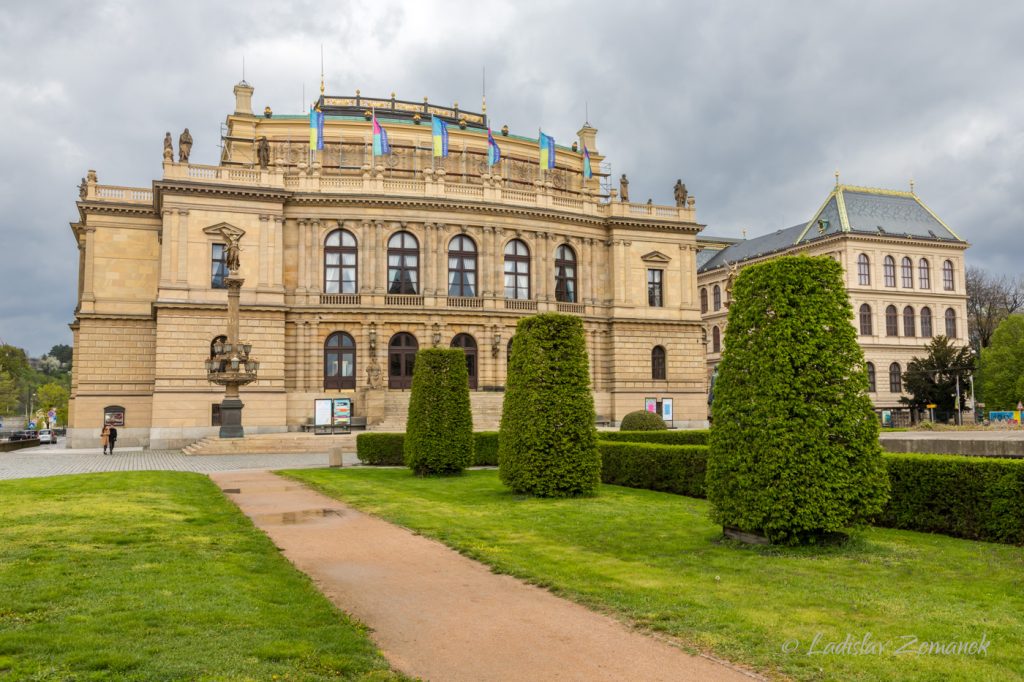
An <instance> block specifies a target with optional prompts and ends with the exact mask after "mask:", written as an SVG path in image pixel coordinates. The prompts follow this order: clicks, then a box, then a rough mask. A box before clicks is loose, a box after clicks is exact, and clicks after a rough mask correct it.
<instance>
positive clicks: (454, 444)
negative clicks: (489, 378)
mask: <svg viewBox="0 0 1024 682" xmlns="http://www.w3.org/2000/svg"><path fill="white" fill-rule="evenodd" d="M408 424H409V425H408V427H407V428H406V433H405V464H406V466H408V467H409V468H410V469H412V470H413V471H414V472H416V474H417V475H419V476H430V475H434V474H459V473H462V470H463V469H465V468H466V467H468V466H470V465H472V464H473V414H472V412H471V411H470V404H469V373H468V371H467V370H466V355H465V353H463V351H462V350H460V349H458V348H428V349H425V350H421V351H420V352H418V353H417V354H416V364H415V365H414V369H413V374H412V395H411V396H410V397H409V419H408Z"/></svg>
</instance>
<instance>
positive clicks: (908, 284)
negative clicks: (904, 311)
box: [900, 256, 914, 289]
mask: <svg viewBox="0 0 1024 682" xmlns="http://www.w3.org/2000/svg"><path fill="white" fill-rule="evenodd" d="M900 279H902V280H903V288H904V289H913V288H914V261H912V260H910V259H909V258H907V257H906V256H904V257H903V260H902V261H900Z"/></svg>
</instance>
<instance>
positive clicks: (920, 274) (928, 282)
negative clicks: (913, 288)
mask: <svg viewBox="0 0 1024 682" xmlns="http://www.w3.org/2000/svg"><path fill="white" fill-rule="evenodd" d="M917 285H918V286H919V287H920V288H922V289H931V288H932V266H931V265H930V264H929V263H928V259H927V258H922V259H921V260H919V261H917Z"/></svg>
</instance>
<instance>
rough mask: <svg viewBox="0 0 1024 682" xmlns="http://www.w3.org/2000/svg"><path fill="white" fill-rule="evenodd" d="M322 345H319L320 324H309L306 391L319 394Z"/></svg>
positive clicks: (321, 384) (321, 380) (317, 322)
mask: <svg viewBox="0 0 1024 682" xmlns="http://www.w3.org/2000/svg"><path fill="white" fill-rule="evenodd" d="M322 353H323V345H322V344H321V343H320V323H319V321H314V322H311V323H310V325H309V353H308V357H307V359H308V361H309V386H308V390H310V391H317V392H319V391H320V389H321V388H323V379H322V378H321V377H320V373H321V371H322V369H321V368H322V367H323V355H322Z"/></svg>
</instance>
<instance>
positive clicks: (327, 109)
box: [68, 82, 962, 447]
mask: <svg viewBox="0 0 1024 682" xmlns="http://www.w3.org/2000/svg"><path fill="white" fill-rule="evenodd" d="M234 94H235V110H234V113H232V114H231V115H229V116H228V117H227V123H226V133H225V135H224V140H223V141H224V146H223V153H222V158H221V163H220V164H219V165H217V166H204V165H198V164H193V163H190V162H189V161H188V154H189V150H190V148H191V143H192V142H191V137H190V136H188V135H187V131H186V133H185V134H183V136H182V137H181V138H179V149H178V151H179V156H178V160H175V159H174V156H173V142H172V140H171V137H170V135H169V134H168V136H167V138H166V139H165V141H164V145H165V148H164V163H163V173H162V177H160V178H159V179H157V180H155V181H153V182H152V185H151V186H135V187H121V186H111V185H102V184H99V182H98V178H97V174H96V173H95V172H93V171H90V172H89V174H88V177H87V179H86V180H85V181H84V182H83V184H82V187H81V190H80V195H81V196H80V200H79V201H78V204H77V206H78V212H79V217H78V220H76V221H75V222H74V223H73V224H72V226H71V227H72V231H73V234H74V237H75V239H76V241H77V242H78V245H79V254H80V256H79V282H78V306H77V308H76V310H75V320H74V323H73V324H72V325H71V326H72V330H73V333H74V371H73V377H72V392H71V404H70V416H69V421H70V429H69V432H68V434H69V437H68V441H69V444H70V445H71V446H73V447H74V446H81V445H89V444H95V443H96V442H97V439H98V436H99V431H100V428H101V425H102V424H103V422H104V420H105V419H106V420H108V421H115V422H116V421H120V422H121V425H120V426H119V427H118V429H119V432H120V439H119V442H121V443H124V444H125V445H131V444H142V445H148V446H151V447H167V446H179V445H182V444H185V443H188V442H191V441H194V440H197V439H199V438H202V437H204V436H207V435H213V434H215V433H216V432H217V427H216V421H217V411H216V407H217V405H218V404H219V403H220V401H221V398H222V397H223V388H222V387H219V386H214V385H211V384H210V383H209V382H208V381H207V373H206V369H205V363H206V361H207V360H208V359H209V357H210V355H211V353H212V350H211V349H212V347H213V344H214V343H215V342H216V341H217V339H218V337H220V336H221V335H222V334H224V333H225V329H226V326H227V321H226V316H227V312H226V311H227V306H226V292H225V290H224V288H223V286H224V277H225V275H226V273H227V263H226V259H227V258H229V257H230V254H229V249H228V248H227V247H228V244H227V243H226V242H225V239H224V235H225V234H231V235H234V237H237V239H238V240H239V241H238V246H239V249H240V252H239V262H240V271H239V274H240V276H241V277H243V278H244V280H245V283H244V285H243V287H242V289H241V338H242V339H243V340H244V341H246V342H248V343H251V344H252V356H253V357H254V358H258V360H259V361H260V369H259V380H258V381H257V382H256V383H253V384H250V385H249V386H246V387H244V388H243V389H242V400H243V401H244V403H245V405H246V408H245V411H244V417H243V419H244V426H245V429H246V432H247V433H261V432H262V433H266V432H278V431H286V430H298V429H300V428H302V427H303V426H304V425H305V424H307V423H309V422H310V420H311V419H312V417H313V409H314V400H315V399H318V398H326V397H351V398H352V400H353V403H354V415H355V416H356V417H357V418H361V419H365V420H366V422H367V424H368V426H369V427H371V428H380V429H402V428H404V424H405V415H406V410H407V405H408V395H409V394H408V388H409V386H410V382H411V375H412V368H413V359H414V357H415V353H416V350H417V349H419V348H424V347H430V346H455V347H459V348H462V349H463V350H464V351H465V353H466V359H467V363H468V366H469V369H470V379H469V380H470V385H471V388H472V389H473V391H472V405H473V412H474V419H475V420H476V422H477V426H478V428H480V427H485V426H487V427H494V426H495V425H496V424H497V421H498V418H499V416H500V410H501V401H502V393H501V391H502V388H503V386H504V384H505V377H506V366H507V361H508V351H509V348H510V344H511V343H513V335H514V331H515V324H516V321H517V320H518V319H519V318H521V317H522V316H524V315H532V314H535V313H542V312H548V311H558V312H562V313H568V314H572V315H578V316H580V317H581V318H582V319H583V322H584V326H585V328H586V334H587V345H588V350H589V352H590V360H591V377H592V382H593V391H594V398H595V404H596V410H597V413H598V415H599V417H600V418H602V419H603V420H607V421H610V422H616V421H618V420H619V419H621V417H622V415H624V414H625V413H627V412H630V411H632V410H637V409H644V406H645V404H646V403H647V402H648V399H653V400H654V401H655V404H656V405H662V406H665V407H667V406H669V405H671V406H672V407H674V410H673V411H674V414H673V415H672V417H673V421H674V423H675V425H677V426H698V425H702V424H704V423H705V420H706V378H705V371H704V367H705V354H704V346H703V344H702V321H701V313H700V309H699V308H698V301H697V266H696V260H697V251H698V245H697V240H696V238H697V233H698V232H699V231H700V229H701V226H700V225H699V224H698V223H697V222H696V215H695V210H694V202H693V198H692V197H689V198H688V199H687V198H686V197H684V198H683V200H682V201H679V199H678V197H677V204H678V205H676V206H655V205H650V204H633V203H629V202H628V201H622V200H619V199H618V198H617V197H616V195H615V192H614V191H612V192H608V193H605V192H603V191H602V188H601V184H600V176H601V173H600V168H601V163H602V160H603V157H602V156H601V155H600V153H599V151H598V144H597V130H595V129H594V128H592V127H590V126H589V125H586V124H585V125H584V126H583V127H582V128H581V129H580V130H579V131H578V133H577V136H578V140H577V141H576V142H574V143H573V144H572V146H571V148H570V147H556V146H555V145H554V143H553V141H551V142H550V143H549V144H544V145H541V146H540V147H539V146H538V140H537V139H535V138H529V137H519V136H516V135H512V134H508V132H507V128H506V129H503V130H502V131H500V132H497V131H495V132H494V133H493V137H494V140H495V143H494V144H493V145H492V144H491V143H489V132H488V131H489V127H488V122H487V117H486V115H485V113H475V112H469V111H464V110H461V109H459V108H458V106H457V105H455V106H453V107H439V106H435V105H433V104H429V103H428V102H427V101H426V100H424V101H423V102H422V103H420V102H405V101H401V100H397V99H396V98H395V97H394V96H393V95H392V97H391V98H388V99H372V98H366V97H362V96H361V95H359V94H358V92H357V94H356V96H355V97H331V96H323V95H321V97H320V99H319V101H318V103H317V108H318V110H319V114H322V116H320V115H319V114H318V113H317V112H312V113H311V114H302V115H293V116H281V115H277V114H274V113H273V112H272V111H271V110H270V109H269V107H268V108H267V109H266V110H265V111H264V112H263V113H262V114H259V115H257V114H254V113H253V111H252V104H251V102H252V95H253V88H252V87H251V86H250V85H248V84H247V83H244V82H243V83H239V84H238V85H237V86H235V88H234ZM435 119H436V120H438V121H443V122H444V123H445V126H444V127H445V128H446V130H445V131H444V132H445V135H444V138H443V140H442V139H438V138H439V136H438V135H437V134H436V133H437V131H438V130H439V129H440V128H441V127H442V126H440V125H439V124H438V125H435V124H434V121H435ZM375 123H376V124H377V125H379V126H380V128H379V129H378V127H377V125H374V124H375ZM318 129H319V130H318ZM375 132H376V133H377V135H375ZM384 134H387V136H388V137H387V138H384V137H383V136H384ZM311 146H312V147H313V149H311ZM542 148H543V149H542ZM435 150H437V153H443V152H444V151H447V155H446V156H435ZM498 153H500V160H498V159H496V158H495V157H496V156H497V154H498ZM585 153H586V154H588V155H589V158H587V157H585ZM543 154H546V155H547V156H546V157H544V156H543ZM542 158H549V159H551V161H552V163H551V165H550V167H548V165H547V164H545V165H544V167H541V163H540V162H541V159H542ZM495 162H496V163H495ZM590 164H592V165H590ZM591 170H593V174H591ZM683 189H685V188H683ZM958 272H959V271H958ZM958 277H959V275H958ZM959 281H962V280H958V282H959ZM538 409H544V406H538Z"/></svg>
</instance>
